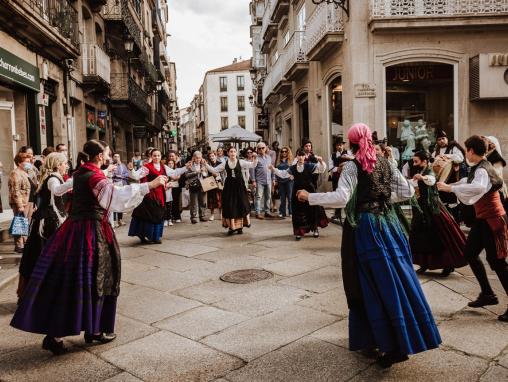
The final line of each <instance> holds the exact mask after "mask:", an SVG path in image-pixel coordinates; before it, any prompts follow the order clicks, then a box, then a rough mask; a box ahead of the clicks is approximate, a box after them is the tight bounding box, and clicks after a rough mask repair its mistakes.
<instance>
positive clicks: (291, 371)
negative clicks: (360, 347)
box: [226, 337, 372, 382]
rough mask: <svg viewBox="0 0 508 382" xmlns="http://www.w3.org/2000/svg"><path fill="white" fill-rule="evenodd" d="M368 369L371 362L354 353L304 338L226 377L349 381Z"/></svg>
mask: <svg viewBox="0 0 508 382" xmlns="http://www.w3.org/2000/svg"><path fill="white" fill-rule="evenodd" d="M370 362H372V361H370ZM368 365H369V360H367V359H365V358H363V357H361V356H359V355H357V354H355V353H353V352H349V351H348V350H346V349H343V348H340V347H338V346H335V345H333V344H331V343H328V342H324V341H320V340H319V339H317V338H313V337H304V338H302V339H300V340H298V341H296V342H293V343H291V344H289V345H287V346H284V347H283V348H281V349H278V350H276V351H274V352H271V353H269V354H267V355H264V356H263V357H260V358H258V359H256V360H254V361H252V362H250V363H249V364H248V365H247V366H244V367H242V368H241V369H238V370H236V371H234V372H232V373H230V374H228V375H227V376H226V377H227V379H228V380H230V381H232V382H285V381H291V382H309V381H312V382H326V381H347V380H349V379H350V378H351V377H353V376H354V375H355V374H356V373H357V370H362V369H364V368H366V367H367V366H368Z"/></svg>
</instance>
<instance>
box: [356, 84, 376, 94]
mask: <svg viewBox="0 0 508 382" xmlns="http://www.w3.org/2000/svg"><path fill="white" fill-rule="evenodd" d="M355 97H356V98H374V97H376V89H375V88H374V86H372V85H370V84H367V83H364V84H355Z"/></svg>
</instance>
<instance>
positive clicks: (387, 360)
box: [376, 353, 409, 369]
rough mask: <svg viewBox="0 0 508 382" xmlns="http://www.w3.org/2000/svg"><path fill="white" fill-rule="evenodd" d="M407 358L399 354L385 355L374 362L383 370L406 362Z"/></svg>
mask: <svg viewBox="0 0 508 382" xmlns="http://www.w3.org/2000/svg"><path fill="white" fill-rule="evenodd" d="M408 359H409V357H408V356H407V355H406V354H399V353H386V354H384V355H382V356H380V357H378V358H377V360H376V362H377V364H378V365H379V366H381V367H382V368H383V369H388V368H389V367H392V365H393V364H394V363H399V362H404V361H407V360H408Z"/></svg>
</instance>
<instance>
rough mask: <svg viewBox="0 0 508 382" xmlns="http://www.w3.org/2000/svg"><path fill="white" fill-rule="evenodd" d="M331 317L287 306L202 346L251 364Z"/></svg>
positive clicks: (206, 339)
mask: <svg viewBox="0 0 508 382" xmlns="http://www.w3.org/2000/svg"><path fill="white" fill-rule="evenodd" d="M334 320H335V317H333V316H330V315H327V314H324V313H320V312H316V311H314V310H312V309H308V308H304V307H300V306H287V307H284V308H282V309H280V310H277V311H276V312H273V313H270V314H267V315H266V316H262V317H257V318H254V319H252V320H250V321H246V322H243V323H240V324H238V325H236V326H234V327H232V328H230V329H226V330H224V331H222V332H221V333H219V334H214V335H211V336H208V337H205V338H204V339H203V340H202V342H203V343H205V344H207V345H209V346H211V347H213V348H216V349H219V350H222V351H224V352H226V353H228V354H232V355H236V356H238V357H240V358H242V359H244V360H247V361H251V360H253V359H255V358H257V357H259V356H261V355H263V354H266V353H268V352H270V351H273V350H275V349H277V348H279V347H281V346H284V345H286V344H288V343H290V342H293V341H295V340H297V339H299V338H301V337H303V336H305V335H307V334H309V333H312V332H314V331H316V330H318V329H320V328H322V327H324V326H326V325H329V324H331V323H332V322H334Z"/></svg>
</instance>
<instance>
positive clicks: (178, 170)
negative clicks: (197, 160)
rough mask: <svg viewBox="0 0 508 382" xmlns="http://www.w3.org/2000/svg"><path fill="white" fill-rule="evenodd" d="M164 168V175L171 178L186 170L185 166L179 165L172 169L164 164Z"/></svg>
mask: <svg viewBox="0 0 508 382" xmlns="http://www.w3.org/2000/svg"><path fill="white" fill-rule="evenodd" d="M164 169H165V170H166V175H167V176H169V177H171V178H177V177H179V176H181V175H183V174H185V173H186V172H187V168H186V167H179V168H175V169H172V168H170V167H169V166H164Z"/></svg>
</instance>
